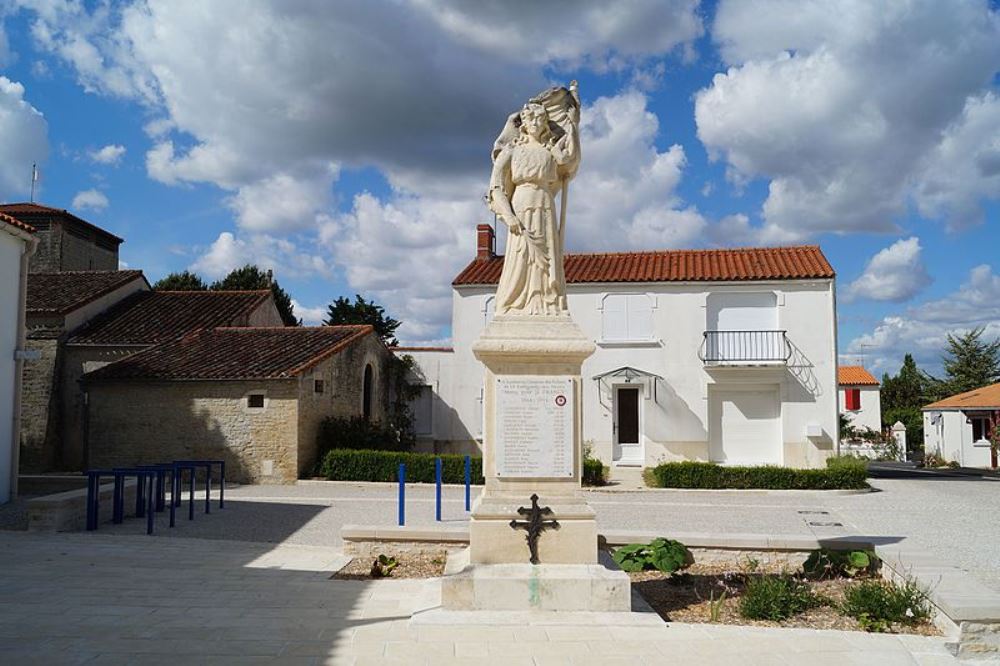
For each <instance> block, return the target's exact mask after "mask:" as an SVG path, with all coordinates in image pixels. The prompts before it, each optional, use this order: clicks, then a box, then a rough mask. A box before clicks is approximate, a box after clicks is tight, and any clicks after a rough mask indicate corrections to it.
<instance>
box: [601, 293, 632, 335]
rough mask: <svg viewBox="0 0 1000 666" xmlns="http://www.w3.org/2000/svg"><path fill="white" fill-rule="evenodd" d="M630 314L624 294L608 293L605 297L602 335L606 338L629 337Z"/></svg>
mask: <svg viewBox="0 0 1000 666" xmlns="http://www.w3.org/2000/svg"><path fill="white" fill-rule="evenodd" d="M627 319H628V315H627V306H626V298H625V295H624V294H608V295H607V296H605V297H604V310H603V315H602V317H601V320H602V322H603V324H602V331H601V333H602V335H603V337H604V339H605V340H627V339H628V321H627Z"/></svg>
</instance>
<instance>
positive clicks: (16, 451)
mask: <svg viewBox="0 0 1000 666" xmlns="http://www.w3.org/2000/svg"><path fill="white" fill-rule="evenodd" d="M23 240H24V252H22V253H21V271H20V273H21V275H20V281H21V282H20V287H19V292H20V293H19V294H18V296H17V348H16V350H15V351H14V418H13V419H11V421H12V423H13V429H12V430H13V431H12V432H11V447H10V498H11V499H14V498H15V497H17V475H18V468H19V466H20V464H21V378H22V375H23V374H24V373H23V371H24V352H25V345H26V344H27V339H28V334H27V325H26V323H25V320H26V317H27V315H26V313H25V309H26V308H27V304H28V260H29V259H30V258H31V255H33V254H34V253H35V249H36V248H37V247H38V238H37V237H36V236H34V235H29V236H27V238H24V239H23Z"/></svg>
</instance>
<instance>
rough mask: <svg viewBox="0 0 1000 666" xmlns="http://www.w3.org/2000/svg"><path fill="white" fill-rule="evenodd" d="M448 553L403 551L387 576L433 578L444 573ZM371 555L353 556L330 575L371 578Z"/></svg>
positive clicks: (354, 578)
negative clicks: (363, 556) (364, 556)
mask: <svg viewBox="0 0 1000 666" xmlns="http://www.w3.org/2000/svg"><path fill="white" fill-rule="evenodd" d="M447 559H448V553H447V552H446V551H444V550H442V551H440V552H430V553H412V554H411V553H404V554H402V555H397V556H396V560H397V562H399V564H398V565H397V566H396V568H395V569H393V570H392V573H391V574H390V575H389V578H435V577H437V576H442V575H444V563H445V560H447ZM374 560H375V556H372V557H366V558H361V557H355V558H354V559H352V560H351V561H350V562H348V563H347V564H346V565H345V566H344V568H343V569H341V570H340V571H338V572H337V573H335V574H333V575H332V576H330V578H333V579H334V580H372V576H371V571H372V562H373V561H374Z"/></svg>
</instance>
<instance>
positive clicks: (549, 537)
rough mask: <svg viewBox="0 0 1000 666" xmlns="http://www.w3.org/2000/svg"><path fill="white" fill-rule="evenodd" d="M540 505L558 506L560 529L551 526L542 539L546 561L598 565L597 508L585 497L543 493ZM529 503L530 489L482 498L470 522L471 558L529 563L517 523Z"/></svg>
mask: <svg viewBox="0 0 1000 666" xmlns="http://www.w3.org/2000/svg"><path fill="white" fill-rule="evenodd" d="M539 504H542V505H544V506H547V507H548V508H549V509H551V510H552V517H554V518H557V519H558V523H559V527H558V529H546V530H545V532H544V534H543V535H542V536H541V538H539V539H538V544H537V547H538V559H539V561H540V562H541V563H542V564H596V563H597V521H596V519H595V514H594V510H593V509H592V508H590V505H588V504H587V502H586V501H585V500H584V499H583V498H582V497H579V496H575V495H561V496H560V495H555V496H553V495H540V497H539ZM525 505H529V506H530V502H529V501H528V500H526V499H525V497H524V493H523V492H520V493H518V494H516V495H515V494H514V492H512V491H509V494H508V493H503V492H496V493H495V494H490V495H487V494H484V495H482V496H481V497H479V498H478V499H477V500H476V503H475V506H474V507H473V508H472V518H471V520H470V521H469V542H470V544H471V546H470V550H469V559H470V561H471V562H472V563H473V564H507V563H525V564H527V563H528V560H529V558H530V551H529V548H528V543H527V539H526V534H525V532H524V531H523V530H515V529H513V528H511V526H510V523H511V521H512V520H515V521H523V520H524V516H522V515H520V514H518V512H517V510H518V508H519V507H522V506H525Z"/></svg>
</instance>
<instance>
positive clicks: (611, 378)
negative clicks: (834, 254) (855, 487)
mask: <svg viewBox="0 0 1000 666" xmlns="http://www.w3.org/2000/svg"><path fill="white" fill-rule="evenodd" d="M478 238H479V241H478V252H477V256H476V259H475V260H474V261H472V262H471V263H470V264H469V265H468V266H467V267H466V268H465V269H464V270H463V271H462V272H461V273H460V274H459V275H458V277H457V278H456V279H455V280H454V282H453V283H452V285H453V292H452V293H453V301H452V304H453V305H452V336H453V343H454V347H453V348H451V349H414V348H404V350H401V351H405V353H408V354H411V355H412V356H413V357H414V358H415V359H416V361H417V363H418V366H419V369H420V374H421V375H422V379H420V380H419V381H420V382H421V383H422V384H424V385H425V386H427V389H425V391H424V394H423V396H421V398H420V399H418V400H417V401H416V403H415V405H414V407H415V412H416V416H417V419H416V420H417V430H418V434H419V435H420V437H421V448H424V449H425V450H426V449H430V448H433V450H436V451H439V452H440V451H467V450H469V449H471V448H472V447H473V445H474V444H475V443H477V442H478V441H479V440H480V439H481V433H482V410H483V404H482V395H483V378H484V374H483V367H482V365H481V364H480V363H479V362H478V361H477V360H476V359H475V357H474V356H473V355H472V351H471V348H470V347H471V345H472V343H473V341H475V340H476V338H477V337H478V336H479V334H480V333H481V332H482V330H483V329H484V327H485V326H486V323H487V321H488V320H489V319H490V317H491V316H492V307H493V303H492V302H493V296H494V292H495V290H496V284H497V281H498V280H499V277H500V271H501V268H502V266H503V257H499V256H496V255H495V254H494V251H493V248H494V237H493V230H492V228H491V227H489V226H488V225H480V227H479V230H478ZM565 273H566V282H567V300H568V303H569V309H570V312H571V314H572V316H573V319H574V321H576V323H577V324H578V325H579V326H580V328H581V329H582V330H583V331H584V333H585V334H587V335H588V336H591V337H592V338H593V340H594V342H595V343H596V344H597V351H596V352H595V353H594V355H593V356H591V357H590V358H589V359H587V361H585V362H584V364H583V378H584V393H583V439H584V442H585V445H590V447H591V449H592V451H593V453H594V454H595V455H596V456H598V457H599V458H601V459H603V460H604V461H606V462H613V463H615V464H621V465H650V464H655V463H656V462H659V461H666V460H713V461H719V462H726V463H734V464H736V463H747V464H762V463H771V464H778V465H787V466H794V467H815V466H821V465H822V464H823V461H824V460H825V458H826V457H827V456H829V455H831V454H833V453H834V452H835V451H836V449H837V445H838V427H837V426H838V411H837V409H838V407H837V365H836V348H837V343H836V329H835V322H836V302H835V298H834V280H835V274H834V271H833V269H832V268H831V266H830V264H829V262H828V261H827V260H826V258H825V257H824V256H823V253H822V252H821V251H820V249H819V247H817V246H800V247H786V248H748V249H735V250H681V251H663V252H633V253H619V254H567V255H566V257H565Z"/></svg>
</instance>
